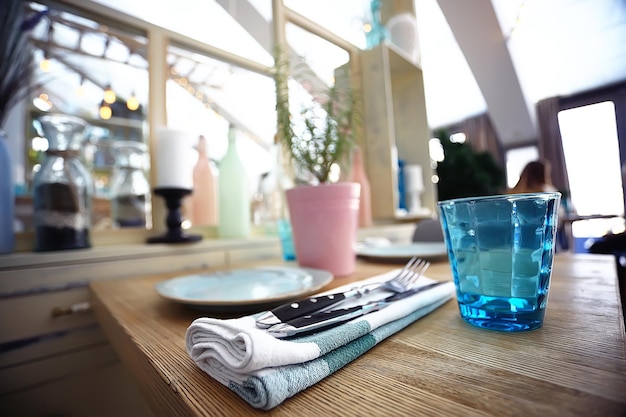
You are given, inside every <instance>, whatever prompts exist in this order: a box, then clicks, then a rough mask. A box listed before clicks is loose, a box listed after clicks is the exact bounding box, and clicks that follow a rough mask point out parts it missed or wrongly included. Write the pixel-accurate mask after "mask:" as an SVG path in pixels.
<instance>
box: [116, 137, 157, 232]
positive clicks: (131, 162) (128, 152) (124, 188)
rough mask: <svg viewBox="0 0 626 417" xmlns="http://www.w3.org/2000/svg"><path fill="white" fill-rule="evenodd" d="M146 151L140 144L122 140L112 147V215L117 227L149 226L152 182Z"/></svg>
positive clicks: (143, 145) (145, 147)
mask: <svg viewBox="0 0 626 417" xmlns="http://www.w3.org/2000/svg"><path fill="white" fill-rule="evenodd" d="M147 150H148V148H147V146H146V145H145V144H143V143H141V142H134V141H120V142H116V143H115V144H114V145H113V153H114V155H115V168H114V171H113V176H112V177H111V216H112V217H113V221H114V222H115V224H116V226H117V227H149V226H150V223H151V207H152V206H151V198H150V183H149V182H148V179H147V178H146V175H145V169H146V152H147Z"/></svg>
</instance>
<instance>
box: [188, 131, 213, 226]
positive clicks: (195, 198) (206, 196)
mask: <svg viewBox="0 0 626 417" xmlns="http://www.w3.org/2000/svg"><path fill="white" fill-rule="evenodd" d="M197 150H198V162H197V163H196V166H195V167H194V168H193V193H192V194H191V216H190V217H191V222H192V224H193V225H194V226H215V225H217V219H218V208H217V207H218V201H217V198H218V197H217V196H218V193H217V187H218V184H217V180H216V178H215V174H214V173H213V169H212V168H211V163H210V161H209V157H208V155H207V149H206V139H205V138H204V136H200V138H199V139H198V146H197Z"/></svg>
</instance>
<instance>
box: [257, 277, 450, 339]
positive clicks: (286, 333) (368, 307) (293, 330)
mask: <svg viewBox="0 0 626 417" xmlns="http://www.w3.org/2000/svg"><path fill="white" fill-rule="evenodd" d="M445 283H446V282H445V281H444V282H434V283H432V284H428V285H424V286H421V287H417V288H413V289H410V290H408V291H404V292H401V293H397V294H394V295H391V296H389V297H387V298H384V299H382V300H377V301H371V302H369V303H366V304H362V305H359V306H355V307H349V308H343V309H336V310H330V311H322V312H316V313H315V314H309V315H305V316H300V317H296V318H294V319H292V320H288V321H286V322H282V323H278V324H274V325H272V326H271V327H269V328H268V329H267V332H268V333H269V334H271V335H272V336H274V337H276V338H278V339H282V338H286V337H291V336H294V335H298V334H301V333H309V332H311V331H314V330H320V329H324V328H327V327H331V326H334V325H337V324H341V323H344V322H346V321H349V320H351V319H354V318H356V317H360V316H363V315H366V314H369V313H372V312H374V311H378V310H382V309H383V308H385V307H387V306H389V305H390V304H391V303H393V302H394V301H398V300H401V299H403V298H407V297H410V296H412V295H415V294H417V293H420V292H423V291H427V290H429V289H432V288H434V287H438V286H440V285H442V284H445Z"/></svg>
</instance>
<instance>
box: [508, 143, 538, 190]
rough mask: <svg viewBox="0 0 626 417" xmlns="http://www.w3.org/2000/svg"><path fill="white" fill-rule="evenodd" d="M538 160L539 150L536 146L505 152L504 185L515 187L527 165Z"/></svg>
mask: <svg viewBox="0 0 626 417" xmlns="http://www.w3.org/2000/svg"><path fill="white" fill-rule="evenodd" d="M537 159H539V150H538V149H537V147H536V146H524V147H522V148H515V149H509V150H508V151H507V152H506V185H507V187H508V188H513V187H515V184H517V182H518V181H519V176H520V174H521V173H522V170H523V169H524V167H525V166H526V164H527V163H529V162H531V161H536V160H537Z"/></svg>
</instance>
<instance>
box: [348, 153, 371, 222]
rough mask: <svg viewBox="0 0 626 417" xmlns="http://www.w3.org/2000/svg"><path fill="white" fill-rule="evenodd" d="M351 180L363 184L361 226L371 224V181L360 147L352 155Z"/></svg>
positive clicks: (360, 212)
mask: <svg viewBox="0 0 626 417" xmlns="http://www.w3.org/2000/svg"><path fill="white" fill-rule="evenodd" d="M349 181H351V182H356V183H358V184H361V196H360V197H359V198H360V201H359V227H368V226H371V225H372V200H371V191H370V182H369V180H368V179H367V174H365V167H364V166H363V153H362V152H361V149H359V148H356V149H355V150H354V152H353V155H352V170H351V171H350V178H349Z"/></svg>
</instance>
